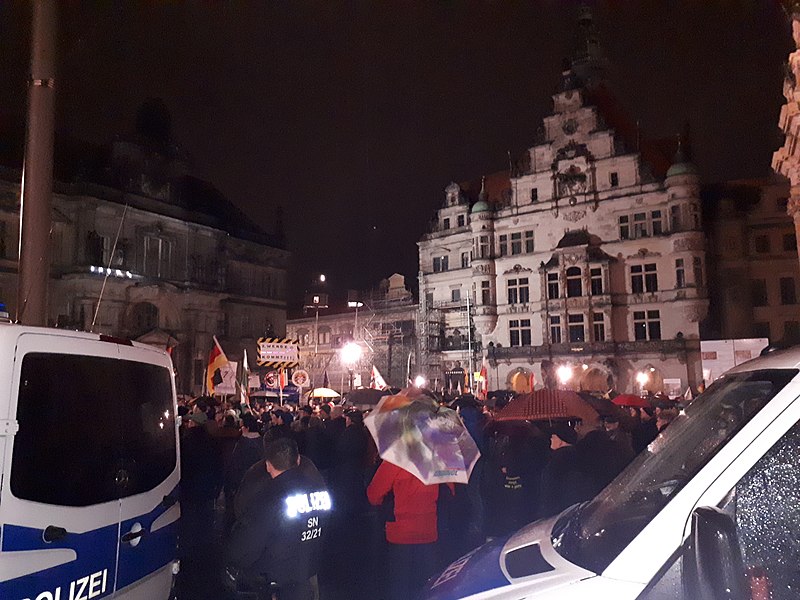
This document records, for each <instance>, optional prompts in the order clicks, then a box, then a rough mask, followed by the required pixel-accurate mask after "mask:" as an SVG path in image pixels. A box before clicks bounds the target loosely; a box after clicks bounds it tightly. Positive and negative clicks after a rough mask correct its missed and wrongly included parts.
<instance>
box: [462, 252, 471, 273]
mask: <svg viewBox="0 0 800 600" xmlns="http://www.w3.org/2000/svg"><path fill="white" fill-rule="evenodd" d="M461 268H462V269H467V268H469V252H462V253H461Z"/></svg>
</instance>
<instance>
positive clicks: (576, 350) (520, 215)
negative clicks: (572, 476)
mask: <svg viewBox="0 0 800 600" xmlns="http://www.w3.org/2000/svg"><path fill="white" fill-rule="evenodd" d="M587 20H588V22H587ZM581 26H582V28H584V33H585V38H584V39H585V43H586V46H585V52H584V53H583V54H580V55H579V56H578V58H577V59H576V60H574V61H573V63H572V67H571V69H569V70H567V71H565V72H564V74H563V81H562V85H561V89H560V90H559V91H558V92H557V93H556V94H554V95H553V107H554V110H553V113H552V114H551V115H549V116H547V117H545V118H544V121H543V130H542V134H541V135H540V137H539V139H538V140H537V142H536V144H535V145H534V146H532V147H531V148H529V149H528V151H527V152H526V153H525V154H524V156H523V159H522V160H521V161H520V162H519V164H518V165H516V166H515V167H514V168H513V169H512V170H511V171H510V172H508V173H500V174H496V175H493V176H490V177H488V178H485V179H484V181H483V183H482V185H481V189H480V192H479V194H478V196H477V198H476V197H475V196H474V195H472V194H473V193H474V191H473V190H474V186H472V187H470V186H465V185H458V184H455V183H453V184H451V185H449V186H448V187H447V188H446V190H445V199H444V203H443V205H442V207H441V208H440V209H439V210H438V213H437V218H436V221H435V222H434V224H433V227H432V228H431V231H430V232H429V233H428V234H426V235H424V236H423V237H422V239H421V240H420V242H419V243H418V246H419V270H420V276H419V279H420V317H419V321H420V341H421V345H422V348H423V350H422V351H421V357H422V360H423V364H425V365H427V366H428V368H429V369H430V370H431V371H433V372H429V373H428V377H429V378H431V379H433V378H434V377H437V376H439V377H443V376H444V375H440V373H446V372H448V371H451V370H452V369H454V368H457V367H462V368H463V367H467V365H468V364H469V363H471V364H473V365H474V366H473V369H474V370H477V369H478V368H479V366H478V364H479V361H480V360H481V359H482V358H486V359H487V360H488V363H489V365H490V367H489V369H488V376H489V389H505V388H507V387H522V389H525V387H526V386H527V385H529V383H527V384H526V383H525V382H530V380H531V375H533V378H534V379H535V381H536V382H538V383H539V384H544V385H546V386H548V387H554V386H556V385H559V384H560V385H574V384H575V382H577V381H579V380H580V376H581V374H582V373H583V372H584V371H586V370H588V369H589V368H596V369H599V370H601V371H602V372H603V373H605V374H606V375H607V377H608V378H609V385H613V386H614V387H615V388H616V389H618V390H621V391H638V390H639V387H638V386H641V383H637V375H638V374H640V373H644V374H646V377H647V378H648V381H649V383H647V384H645V386H646V387H650V388H663V385H664V380H668V381H669V382H670V383H672V385H673V386H675V388H678V387H680V388H683V389H685V388H686V387H687V386H696V385H697V384H699V383H700V380H701V378H702V374H701V365H700V322H701V320H703V319H704V318H705V316H706V313H707V309H708V294H707V288H706V244H705V236H704V234H703V231H702V222H701V220H702V215H701V202H700V180H699V176H698V173H697V171H696V169H695V167H694V166H693V165H692V164H691V163H690V162H688V160H687V159H686V158H685V156H684V154H683V153H682V152H681V151H680V148H679V151H678V153H677V154H676V156H675V158H674V160H673V163H672V165H671V166H669V168H668V170H666V169H665V170H666V173H663V171H662V173H663V175H661V174H660V173H659V167H660V164H654V163H657V161H648V160H647V158H648V152H650V151H652V150H653V148H645V147H644V146H643V145H642V146H641V148H638V147H637V146H638V145H639V141H638V140H633V141H632V140H631V139H630V137H631V136H628V139H627V140H626V139H625V136H624V135H622V131H620V130H615V129H614V128H612V126H610V125H609V123H610V122H611V121H612V120H613V117H614V114H613V111H611V110H610V108H609V107H610V106H611V104H610V103H609V102H608V99H609V96H608V94H607V93H606V90H605V88H604V86H603V85H602V83H601V82H600V81H599V80H597V78H596V77H597V73H598V69H597V68H596V67H597V64H598V63H597V60H596V58H597V57H596V44H595V43H594V41H593V37H592V35H591V33H592V32H591V22H590V18H589V17H586V16H584V17H582V21H581ZM634 137H635V136H634ZM632 146H633V149H631V147H632ZM649 155H650V156H655V154H654V153H653V152H650V154H649ZM661 156H662V157H663V154H662V155H661ZM667 165H669V163H667ZM456 330H458V332H456ZM467 368H469V367H467ZM557 373H558V374H559V375H560V378H557V377H556V374H557ZM593 373H596V371H593ZM640 377H641V376H640ZM515 381H518V382H520V384H519V385H517V384H516V383H515Z"/></svg>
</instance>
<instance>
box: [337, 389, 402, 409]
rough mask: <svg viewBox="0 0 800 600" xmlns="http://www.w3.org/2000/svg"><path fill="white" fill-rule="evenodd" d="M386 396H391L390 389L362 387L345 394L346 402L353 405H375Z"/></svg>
mask: <svg viewBox="0 0 800 600" xmlns="http://www.w3.org/2000/svg"><path fill="white" fill-rule="evenodd" d="M384 396H391V392H390V391H388V390H376V389H372V388H362V389H360V390H353V391H352V392H348V393H347V394H345V397H344V399H345V402H347V403H348V404H352V405H353V406H375V405H376V404H377V403H378V402H380V399H381V398H383V397H384Z"/></svg>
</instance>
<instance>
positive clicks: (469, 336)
mask: <svg viewBox="0 0 800 600" xmlns="http://www.w3.org/2000/svg"><path fill="white" fill-rule="evenodd" d="M467 348H468V351H469V379H468V380H467V381H468V382H469V393H470V394H471V393H473V392H472V377H473V364H472V314H471V313H470V310H469V292H467Z"/></svg>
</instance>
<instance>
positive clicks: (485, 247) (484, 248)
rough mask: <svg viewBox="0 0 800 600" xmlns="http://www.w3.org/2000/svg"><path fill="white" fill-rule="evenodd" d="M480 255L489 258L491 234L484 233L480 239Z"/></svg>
mask: <svg viewBox="0 0 800 600" xmlns="http://www.w3.org/2000/svg"><path fill="white" fill-rule="evenodd" d="M478 256H479V257H480V258H489V236H486V235H482V236H481V237H480V238H479V240H478Z"/></svg>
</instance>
